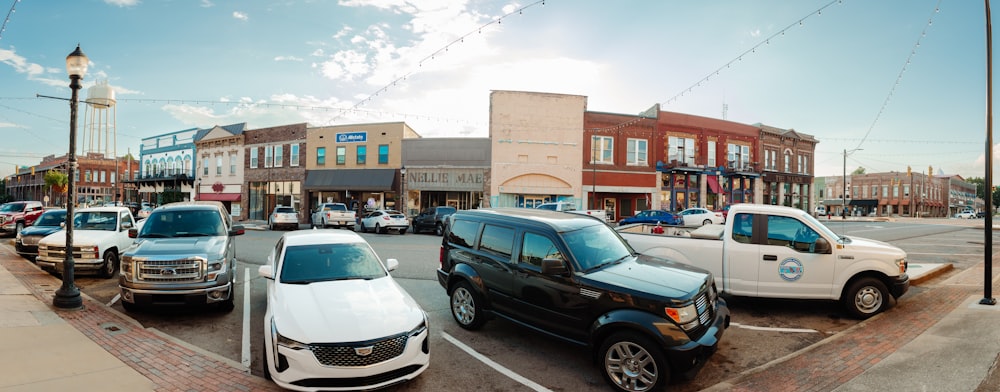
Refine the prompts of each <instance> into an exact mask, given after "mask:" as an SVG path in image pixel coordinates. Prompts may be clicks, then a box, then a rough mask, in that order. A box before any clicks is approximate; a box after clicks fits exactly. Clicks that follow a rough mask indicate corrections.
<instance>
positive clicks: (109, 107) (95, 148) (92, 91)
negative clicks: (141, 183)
mask: <svg viewBox="0 0 1000 392" xmlns="http://www.w3.org/2000/svg"><path fill="white" fill-rule="evenodd" d="M84 103H86V104H87V110H86V111H85V112H84V120H83V129H82V131H83V132H81V136H82V138H83V143H81V146H82V148H83V155H87V154H88V153H92V152H95V153H102V154H104V157H105V158H116V157H117V156H118V155H117V149H118V142H117V140H118V131H117V129H116V121H117V120H116V118H117V115H116V113H115V90H114V89H112V88H111V86H109V85H108V81H107V80H104V81H98V82H97V83H95V84H94V85H93V86H90V88H88V89H87V100H86V101H85V102H84Z"/></svg>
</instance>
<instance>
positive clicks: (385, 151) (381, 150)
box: [378, 144, 389, 164]
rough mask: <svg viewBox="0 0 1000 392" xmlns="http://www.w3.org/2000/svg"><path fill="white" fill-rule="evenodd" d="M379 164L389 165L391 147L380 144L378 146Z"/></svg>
mask: <svg viewBox="0 0 1000 392" xmlns="http://www.w3.org/2000/svg"><path fill="white" fill-rule="evenodd" d="M378 163H381V164H386V163H389V145H388V144H379V145H378Z"/></svg>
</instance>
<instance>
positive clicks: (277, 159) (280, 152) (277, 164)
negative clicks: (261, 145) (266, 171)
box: [274, 144, 285, 167]
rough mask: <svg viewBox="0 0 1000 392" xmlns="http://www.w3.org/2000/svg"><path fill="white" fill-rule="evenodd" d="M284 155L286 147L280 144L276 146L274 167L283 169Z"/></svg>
mask: <svg viewBox="0 0 1000 392" xmlns="http://www.w3.org/2000/svg"><path fill="white" fill-rule="evenodd" d="M284 153H285V146H284V145H281V144H279V145H277V146H274V167H281V165H282V162H281V159H282V158H283V157H282V155H284Z"/></svg>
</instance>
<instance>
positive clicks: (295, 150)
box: [288, 144, 299, 167]
mask: <svg viewBox="0 0 1000 392" xmlns="http://www.w3.org/2000/svg"><path fill="white" fill-rule="evenodd" d="M289 147H291V148H290V149H289V150H291V153H290V154H289V155H288V166H292V167H295V166H298V165H299V145H298V144H292V145H291V146H289Z"/></svg>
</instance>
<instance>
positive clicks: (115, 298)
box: [108, 293, 122, 307]
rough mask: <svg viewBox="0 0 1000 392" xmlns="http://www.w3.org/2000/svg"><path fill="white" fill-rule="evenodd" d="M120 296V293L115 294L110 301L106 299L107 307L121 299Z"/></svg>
mask: <svg viewBox="0 0 1000 392" xmlns="http://www.w3.org/2000/svg"><path fill="white" fill-rule="evenodd" d="M121 297H122V293H118V294H115V296H114V297H112V298H111V301H108V307H110V306H111V305H114V304H115V302H118V300H119V299H121Z"/></svg>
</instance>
